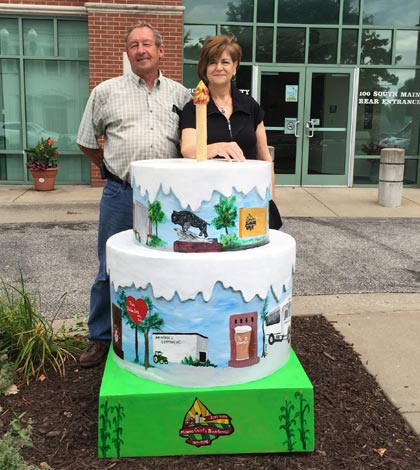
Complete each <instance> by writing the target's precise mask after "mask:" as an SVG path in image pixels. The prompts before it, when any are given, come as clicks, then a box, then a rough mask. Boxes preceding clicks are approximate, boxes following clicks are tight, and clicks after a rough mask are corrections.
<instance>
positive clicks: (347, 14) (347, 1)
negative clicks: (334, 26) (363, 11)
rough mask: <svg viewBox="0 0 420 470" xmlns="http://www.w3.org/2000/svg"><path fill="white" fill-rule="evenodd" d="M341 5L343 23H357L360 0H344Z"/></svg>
mask: <svg viewBox="0 0 420 470" xmlns="http://www.w3.org/2000/svg"><path fill="white" fill-rule="evenodd" d="M343 5H344V8H343V24H346V25H347V24H348V25H353V24H355V25H356V24H359V13H360V0H344V1H343Z"/></svg>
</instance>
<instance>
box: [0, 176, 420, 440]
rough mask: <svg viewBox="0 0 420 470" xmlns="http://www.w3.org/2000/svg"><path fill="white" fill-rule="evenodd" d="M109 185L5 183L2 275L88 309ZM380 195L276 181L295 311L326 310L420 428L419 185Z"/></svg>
mask: <svg viewBox="0 0 420 470" xmlns="http://www.w3.org/2000/svg"><path fill="white" fill-rule="evenodd" d="M101 192H102V190H101V188H91V187H87V186H57V187H56V189H55V190H54V191H50V192H37V191H34V190H33V189H32V187H31V186H22V185H16V186H10V185H7V186H6V185H3V186H1V185H0V233H1V237H0V277H2V278H3V279H4V280H5V281H6V282H11V283H14V284H15V283H16V282H18V280H19V276H20V272H22V274H23V277H24V279H25V284H26V286H27V288H28V289H29V290H32V291H36V292H39V301H40V306H41V311H42V312H43V313H44V314H45V315H46V316H48V317H50V318H52V317H53V316H54V315H55V314H56V315H57V316H56V318H57V319H60V320H64V321H67V322H73V321H74V319H75V318H78V317H81V318H82V319H84V318H85V317H86V312H87V311H88V303H89V290H90V285H91V282H92V281H93V278H94V276H95V274H96V269H97V260H96V230H97V218H98V206H99V199H100V195H101ZM377 197H378V189H377V188H298V187H278V188H277V191H276V201H277V203H278V205H279V207H280V210H281V214H282V216H283V221H284V225H283V228H282V230H283V231H284V232H286V233H289V234H290V235H292V236H293V237H294V238H295V239H296V243H297V261H296V276H295V279H294V288H293V290H294V297H293V315H314V314H322V315H324V316H325V317H327V318H328V320H330V321H331V322H332V323H333V325H334V326H335V328H336V329H337V330H338V331H339V332H341V333H342V334H343V336H344V337H345V339H346V341H348V342H349V343H350V344H352V345H353V347H354V348H355V350H356V351H357V352H358V353H359V354H360V357H361V360H362V362H363V363H364V364H365V366H366V368H367V369H368V371H369V372H370V373H371V374H372V375H373V376H375V377H376V379H377V380H378V382H379V385H380V387H381V388H382V390H383V392H384V393H385V394H386V395H387V396H388V397H389V398H390V400H391V401H392V402H393V403H394V404H395V405H396V407H397V408H398V409H399V411H400V412H401V414H402V415H403V416H404V417H405V418H406V420H407V422H408V423H409V424H410V425H411V426H412V428H413V429H414V430H415V431H416V432H417V433H418V434H419V435H420V339H419V338H420V321H419V319H420V250H419V246H420V189H419V188H405V189H404V190H403V192H402V201H401V206H400V207H392V208H391V207H383V206H380V205H379V204H378V203H377ZM64 293H66V300H65V302H64V303H63V305H61V307H60V302H61V300H60V299H61V296H62V295H63V294H64ZM57 310H58V312H57ZM314 334H316V332H314Z"/></svg>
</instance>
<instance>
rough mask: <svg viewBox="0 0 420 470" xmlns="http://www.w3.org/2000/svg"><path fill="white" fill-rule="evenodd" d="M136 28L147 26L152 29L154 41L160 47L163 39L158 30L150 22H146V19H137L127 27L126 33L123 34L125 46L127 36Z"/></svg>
mask: <svg viewBox="0 0 420 470" xmlns="http://www.w3.org/2000/svg"><path fill="white" fill-rule="evenodd" d="M137 28H149V29H151V30H152V32H153V35H154V37H155V43H156V46H157V47H160V46H161V45H162V44H163V39H162V36H161V34H160V33H159V31H158V30H157V29H156V28H154V27H153V26H152V25H151V24H150V23H147V22H146V21H139V22H138V23H136V24H133V25H132V26H130V27H129V28H128V29H127V34H126V35H125V46H126V47H127V45H128V44H127V41H128V36H130V33H131V32H132V31H133V30H134V29H137Z"/></svg>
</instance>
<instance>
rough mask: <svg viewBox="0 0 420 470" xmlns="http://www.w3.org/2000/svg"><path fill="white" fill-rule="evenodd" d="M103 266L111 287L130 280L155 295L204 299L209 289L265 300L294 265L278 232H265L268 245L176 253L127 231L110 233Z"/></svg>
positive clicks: (291, 244)
mask: <svg viewBox="0 0 420 470" xmlns="http://www.w3.org/2000/svg"><path fill="white" fill-rule="evenodd" d="M106 258H107V269H108V272H109V273H111V281H112V282H113V285H114V289H115V290H117V289H118V287H128V286H131V285H132V284H134V286H135V287H136V288H143V289H144V288H146V287H147V285H148V284H150V285H151V286H152V289H153V293H154V296H155V297H157V298H159V297H163V298H164V299H166V300H171V299H172V298H173V296H174V295H175V293H177V294H178V295H179V298H180V299H181V300H182V301H185V300H190V299H195V298H196V297H197V295H198V294H199V293H200V292H201V293H202V294H203V298H204V300H205V301H209V300H210V298H211V296H212V292H213V288H214V286H215V284H216V283H217V282H221V283H222V284H223V286H224V287H225V288H232V289H233V290H235V291H240V292H241V293H242V295H243V298H244V300H245V301H246V302H249V301H250V300H251V299H252V298H254V297H255V296H256V295H258V296H259V297H260V298H261V299H263V298H265V297H266V295H267V292H268V291H269V289H270V288H272V289H273V291H274V293H275V295H276V297H277V298H280V297H281V293H282V289H283V287H285V288H286V287H287V286H288V285H289V282H290V280H291V277H292V269H293V268H294V265H295V258H296V243H295V240H294V238H293V237H291V236H290V235H287V234H285V233H283V232H279V231H275V230H270V243H268V244H266V245H263V246H260V247H258V248H253V249H250V250H240V251H225V252H220V253H176V252H165V251H158V250H151V249H149V248H146V247H143V246H140V245H139V244H138V243H137V242H136V240H135V237H134V233H133V231H132V230H127V231H125V232H121V233H119V234H117V235H114V236H112V237H111V238H110V239H109V240H108V242H107V254H106Z"/></svg>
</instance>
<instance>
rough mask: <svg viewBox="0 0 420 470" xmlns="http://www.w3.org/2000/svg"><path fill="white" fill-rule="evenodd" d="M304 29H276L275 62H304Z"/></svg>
mask: <svg viewBox="0 0 420 470" xmlns="http://www.w3.org/2000/svg"><path fill="white" fill-rule="evenodd" d="M305 34H306V31H305V28H278V29H277V54H276V59H277V62H282V63H291V64H303V63H304V62H305Z"/></svg>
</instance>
